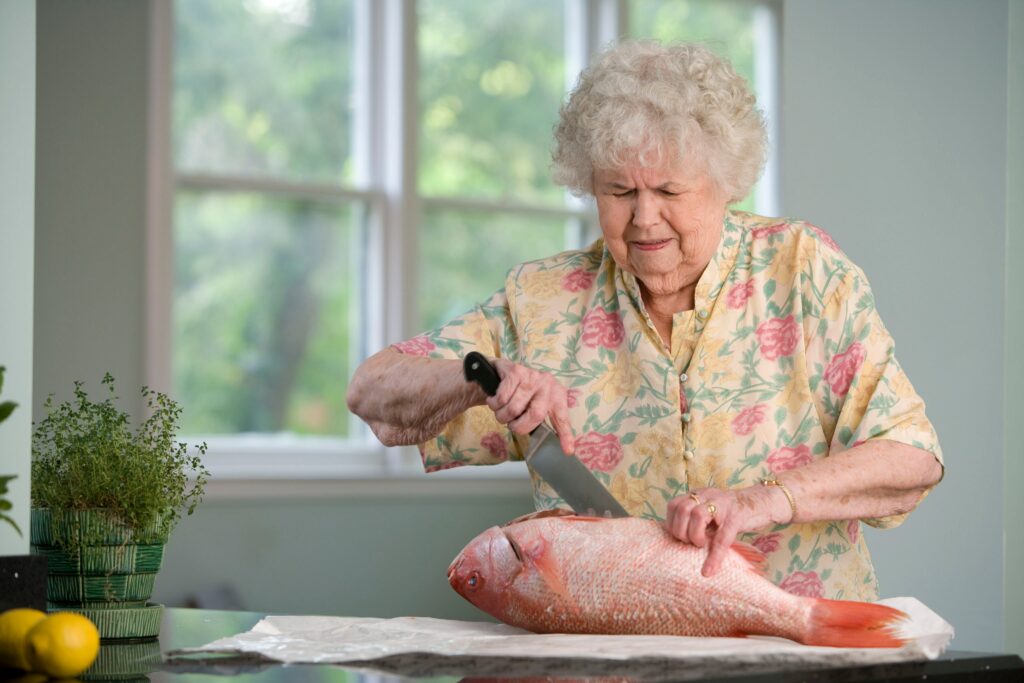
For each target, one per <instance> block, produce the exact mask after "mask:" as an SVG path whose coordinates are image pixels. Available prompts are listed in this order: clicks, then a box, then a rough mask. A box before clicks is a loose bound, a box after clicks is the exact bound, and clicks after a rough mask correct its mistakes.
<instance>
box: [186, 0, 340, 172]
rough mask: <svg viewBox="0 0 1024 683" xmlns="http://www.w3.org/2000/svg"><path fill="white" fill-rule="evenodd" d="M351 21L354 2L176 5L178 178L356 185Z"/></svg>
mask: <svg viewBox="0 0 1024 683" xmlns="http://www.w3.org/2000/svg"><path fill="white" fill-rule="evenodd" d="M352 21H353V19H352V0H244V1H243V2H237V1H234V0H232V1H229V2H210V0H177V1H176V2H175V27H174V29H175V49H174V93H173V97H174V154H175V162H176V168H177V169H178V170H179V171H185V172H198V173H233V174H243V175H273V176H278V177H283V178H286V179H291V180H316V181H323V182H340V181H343V180H349V179H350V178H351V177H352V168H351V166H352V161H351V158H350V156H351V151H350V149H351V144H350V139H349V138H350V135H351V132H350V131H351V120H352V112H351V102H350V99H351V90H352Z"/></svg>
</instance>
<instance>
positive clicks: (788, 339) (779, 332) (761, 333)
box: [757, 315, 800, 360]
mask: <svg viewBox="0 0 1024 683" xmlns="http://www.w3.org/2000/svg"><path fill="white" fill-rule="evenodd" d="M757 341H758V343H759V344H760V345H761V355H763V356H764V357H765V358H767V359H768V360H775V359H776V358H779V357H780V356H789V355H792V353H793V351H795V350H796V344H797V342H798V341H800V326H799V325H798V324H797V323H796V321H795V320H793V316H792V315H788V316H786V317H785V318H772V319H771V320H766V321H765V322H763V323H761V324H760V325H758V326H757Z"/></svg>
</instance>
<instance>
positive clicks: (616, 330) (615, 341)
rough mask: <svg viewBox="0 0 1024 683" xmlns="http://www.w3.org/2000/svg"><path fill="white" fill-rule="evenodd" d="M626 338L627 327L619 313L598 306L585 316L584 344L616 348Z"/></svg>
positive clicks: (594, 346) (593, 346)
mask: <svg viewBox="0 0 1024 683" xmlns="http://www.w3.org/2000/svg"><path fill="white" fill-rule="evenodd" d="M625 338H626V329H625V328H624V327H623V326H622V319H621V318H619V314H618V313H614V312H608V311H606V310H605V309H604V308H602V307H600V306H598V307H596V308H592V309H590V311H589V312H587V314H586V315H585V316H583V345H584V346H589V347H590V348H596V347H598V346H603V347H605V348H606V349H614V348H615V347H617V346H618V345H619V344H621V343H622V340H623V339H625Z"/></svg>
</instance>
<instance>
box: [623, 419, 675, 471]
mask: <svg viewBox="0 0 1024 683" xmlns="http://www.w3.org/2000/svg"><path fill="white" fill-rule="evenodd" d="M677 434H681V432H680V431H679V430H677ZM633 447H634V448H635V449H636V453H637V462H641V463H642V462H644V461H645V460H647V458H650V459H651V464H650V466H649V467H648V476H651V475H655V476H657V477H658V479H662V478H666V477H673V476H677V475H678V474H679V471H680V469H681V467H680V464H681V460H682V450H683V444H682V440H681V439H673V438H672V436H670V435H669V434H666V433H664V432H661V431H654V430H647V431H643V432H640V435H639V436H637V437H636V441H634V442H633Z"/></svg>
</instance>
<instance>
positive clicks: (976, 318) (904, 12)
mask: <svg viewBox="0 0 1024 683" xmlns="http://www.w3.org/2000/svg"><path fill="white" fill-rule="evenodd" d="M783 8H784V10H783V11H784V14H783V41H782V55H783V87H782V98H781V102H782V115H783V118H782V121H781V128H782V130H781V138H782V160H781V165H782V178H781V185H782V206H783V210H784V211H785V212H786V213H787V214H788V215H795V216H797V217H799V218H804V219H807V220H810V221H812V222H815V223H817V224H818V225H820V226H821V227H823V228H824V229H825V230H826V231H828V232H829V233H831V234H832V236H833V237H834V238H835V239H836V241H837V242H838V243H839V245H840V246H841V247H842V248H843V250H844V251H845V252H846V253H847V254H848V255H849V256H850V257H851V258H852V259H853V260H854V261H855V262H856V263H857V264H858V265H859V266H860V267H861V268H863V270H864V272H865V273H866V274H867V277H868V278H869V280H870V281H871V285H872V289H873V291H874V294H875V299H876V302H877V305H878V310H879V312H880V314H881V316H882V319H883V320H884V321H885V324H886V326H887V327H888V329H889V331H890V332H891V333H892V336H893V338H894V339H895V340H896V356H897V358H898V359H899V361H900V363H901V364H902V365H903V367H904V368H905V369H906V372H907V375H908V376H909V377H910V380H911V381H912V382H913V384H914V387H915V388H916V389H917V391H918V392H919V393H920V394H921V396H922V397H923V398H924V400H925V402H926V403H927V411H928V416H929V417H930V419H931V420H932V422H933V423H934V425H935V427H936V430H937V431H938V434H939V439H940V442H941V444H942V448H943V452H944V456H945V460H946V464H947V471H946V477H945V480H944V481H943V482H942V484H941V485H940V486H939V487H937V488H936V489H935V490H934V492H933V493H932V494H931V495H930V496H929V497H928V498H927V499H926V500H925V501H924V502H923V504H922V505H921V506H920V507H919V508H918V510H917V511H915V512H914V514H913V515H911V516H910V517H909V519H908V520H907V521H906V523H905V524H903V525H902V526H901V527H899V528H896V529H891V530H885V531H876V530H867V531H866V532H865V537H866V538H867V540H868V544H869V546H870V548H871V554H872V557H873V559H874V563H875V568H876V570H877V574H878V577H879V583H880V586H881V592H882V595H883V596H884V597H890V596H900V595H911V596H914V597H917V598H919V599H920V600H921V601H923V602H924V603H925V604H926V605H928V606H929V607H931V608H932V609H933V610H935V611H936V612H938V613H939V614H940V615H942V616H943V617H945V618H946V619H947V620H948V621H950V623H952V624H953V626H954V627H955V628H956V632H957V636H956V640H955V641H954V646H955V647H956V649H960V650H971V649H974V650H990V651H991V650H1000V649H1002V647H1003V618H1004V617H1003V615H1004V600H1003V581H1004V567H1003V530H1004V520H1003V518H1002V514H1001V512H1002V509H1003V500H1002V499H1003V490H1002V484H1001V482H1002V481H1003V474H1004V472H1003V470H1004V459H1003V416H1002V409H1001V397H1002V387H1003V381H1004V380H1003V377H1004V363H1003V347H1004V333H1003V330H1004V318H1005V300H1006V292H1005V287H1006V272H1005V263H1004V258H1003V253H1004V250H1005V244H1006V200H1007V184H1006V130H1007V112H1006V96H1007V82H1008V81H1007V39H1006V35H1007V32H1006V21H1007V11H1008V8H1007V3H1006V2H1005V0H1001V1H997V0H985V1H981V2H974V1H972V2H967V1H963V0H900V1H899V2H891V1H890V0H858V1H857V2H851V1H849V0H785V2H784V4H783ZM1005 526H1009V524H1006V525H1005ZM1007 578H1009V574H1007Z"/></svg>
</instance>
